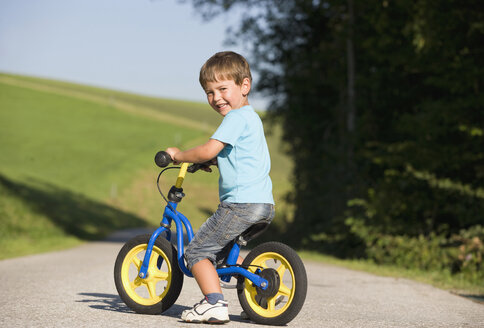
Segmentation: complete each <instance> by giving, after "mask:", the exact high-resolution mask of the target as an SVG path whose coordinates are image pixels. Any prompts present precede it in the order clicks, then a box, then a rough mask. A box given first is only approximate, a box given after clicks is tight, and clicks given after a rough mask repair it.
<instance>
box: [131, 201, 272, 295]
mask: <svg viewBox="0 0 484 328" xmlns="http://www.w3.org/2000/svg"><path fill="white" fill-rule="evenodd" d="M177 206H178V203H175V202H169V205H167V206H166V207H165V211H164V212H163V219H162V221H161V222H162V226H161V227H159V228H158V229H156V230H155V232H153V234H152V235H151V237H150V240H149V242H148V247H147V248H146V253H145V256H144V259H143V264H142V265H141V268H140V271H139V273H138V276H139V277H140V278H142V279H144V278H147V274H148V266H149V262H150V258H151V253H152V251H153V246H154V244H155V241H156V239H157V238H158V237H159V236H160V234H161V233H162V232H164V231H166V232H167V235H166V239H167V240H168V241H170V240H171V230H170V229H169V228H167V227H170V226H171V223H172V222H173V221H174V222H175V226H176V237H177V250H178V266H179V267H180V269H181V271H182V272H183V273H184V274H185V275H186V276H188V277H193V275H192V273H191V272H190V270H188V268H187V267H186V265H185V260H184V244H183V240H184V239H183V227H185V230H186V232H187V236H188V242H189V243H190V241H192V239H193V236H194V233H193V228H192V225H191V223H190V221H189V220H188V219H187V218H186V217H185V215H183V214H182V213H180V212H178V211H177V210H176V208H177ZM239 253H240V246H239V245H238V244H237V243H234V246H233V247H232V249H231V250H230V253H229V256H228V257H227V262H226V264H227V267H224V268H219V269H217V273H218V275H219V277H220V278H221V279H222V281H225V282H229V281H230V278H231V277H232V276H233V275H242V276H244V277H245V278H247V279H249V280H250V281H251V282H252V283H253V284H254V285H255V286H257V287H259V288H261V289H263V290H265V289H266V288H267V286H268V281H267V280H266V279H264V278H262V277H260V276H259V275H257V274H254V273H252V272H250V271H249V270H247V269H244V268H242V267H240V266H235V265H236V263H237V258H238V257H239Z"/></svg>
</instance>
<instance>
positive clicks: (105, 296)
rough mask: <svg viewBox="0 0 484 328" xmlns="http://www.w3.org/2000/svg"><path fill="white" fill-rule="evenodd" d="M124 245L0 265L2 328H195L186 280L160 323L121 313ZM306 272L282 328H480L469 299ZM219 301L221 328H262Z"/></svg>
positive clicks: (477, 309)
mask: <svg viewBox="0 0 484 328" xmlns="http://www.w3.org/2000/svg"><path fill="white" fill-rule="evenodd" d="M126 237H128V235H126V234H118V235H115V236H113V238H111V239H110V240H108V241H104V242H94V243H88V244H85V245H83V246H80V247H77V248H74V249H69V250H65V251H60V252H52V253H46V254H40V255H34V256H27V257H21V258H16V259H9V260H4V261H0V281H1V282H0V284H1V285H0V286H1V288H0V296H1V297H0V327H63V328H64V327H200V325H196V324H187V323H184V322H182V321H180V319H179V317H180V314H181V312H182V311H183V310H185V309H188V308H189V307H191V306H192V305H193V304H195V303H197V302H198V301H199V300H200V299H201V298H202V296H201V293H200V291H199V290H198V287H197V285H196V282H195V281H194V279H191V278H185V283H184V286H183V290H182V292H181V294H180V297H179V298H178V300H177V302H176V304H175V305H174V306H172V307H171V308H170V309H169V310H168V311H167V312H165V313H164V314H163V315H152V316H150V315H140V314H136V313H134V312H132V311H131V310H130V309H129V308H128V307H127V306H126V305H124V303H123V302H122V300H121V299H120V298H119V296H118V294H117V292H116V288H115V286H114V280H113V268H114V261H115V258H116V256H117V253H118V251H119V250H120V248H121V247H122V245H123V242H122V241H123V240H125V239H126ZM305 266H306V270H307V273H308V281H309V286H308V295H307V299H306V303H305V305H304V307H303V309H302V310H301V312H300V313H299V315H298V316H297V317H296V318H295V319H294V320H293V321H292V322H290V323H289V324H288V325H287V327H304V328H309V327H345V328H347V327H371V328H374V327H432V328H433V327H452V328H455V327H466V328H467V327H479V328H482V327H484V304H480V303H476V302H473V301H471V300H469V299H467V298H463V297H460V296H457V295H453V294H451V293H449V292H446V291H442V290H439V289H436V288H434V287H431V286H428V285H424V284H420V283H417V282H413V281H410V280H406V279H395V278H388V277H378V276H375V275H371V274H367V273H362V272H357V271H351V270H347V269H343V268H339V267H335V266H329V265H326V264H322V263H316V262H307V261H306V262H305ZM224 294H225V298H226V299H227V300H228V301H229V314H230V319H231V322H230V323H228V324H225V325H224V326H225V327H251V326H258V327H264V326H262V325H255V324H254V323H253V322H250V321H245V320H243V319H242V318H241V317H240V312H241V311H242V309H241V307H240V305H239V302H238V298H237V295H236V291H235V290H233V289H228V290H225V291H224Z"/></svg>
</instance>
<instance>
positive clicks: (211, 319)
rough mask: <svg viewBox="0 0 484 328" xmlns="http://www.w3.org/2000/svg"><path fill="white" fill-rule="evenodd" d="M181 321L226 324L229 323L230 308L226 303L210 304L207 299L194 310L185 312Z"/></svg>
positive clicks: (195, 306) (196, 305)
mask: <svg viewBox="0 0 484 328" xmlns="http://www.w3.org/2000/svg"><path fill="white" fill-rule="evenodd" d="M181 319H182V320H183V321H185V322H193V323H201V322H204V323H226V322H229V321H230V319H229V308H228V303H227V302H226V301H218V302H217V303H215V304H213V305H212V304H210V303H208V302H207V300H206V299H203V300H202V301H200V303H198V304H195V305H194V307H193V309H191V310H185V311H183V313H182V315H181Z"/></svg>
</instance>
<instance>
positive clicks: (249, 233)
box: [236, 222, 269, 246]
mask: <svg viewBox="0 0 484 328" xmlns="http://www.w3.org/2000/svg"><path fill="white" fill-rule="evenodd" d="M267 227H269V223H267V222H259V223H256V224H254V225H252V226H250V227H249V228H247V230H245V231H244V232H242V233H241V234H240V235H239V236H238V237H237V238H236V243H237V244H238V245H240V246H245V245H247V243H248V242H249V241H251V240H252V239H254V238H256V237H259V236H260V235H261V234H262V233H263V232H264V231H265V230H266V229H267Z"/></svg>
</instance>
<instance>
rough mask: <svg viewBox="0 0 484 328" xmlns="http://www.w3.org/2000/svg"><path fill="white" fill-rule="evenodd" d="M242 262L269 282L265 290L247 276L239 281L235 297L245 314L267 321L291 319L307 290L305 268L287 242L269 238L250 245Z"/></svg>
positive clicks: (260, 321)
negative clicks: (272, 240) (260, 242)
mask: <svg viewBox="0 0 484 328" xmlns="http://www.w3.org/2000/svg"><path fill="white" fill-rule="evenodd" d="M242 266H243V267H247V268H248V269H249V271H251V272H253V273H256V274H259V275H260V276H262V277H263V278H264V279H266V280H267V281H268V282H269V285H268V287H267V289H265V290H263V289H261V288H258V287H255V286H254V285H253V284H252V282H251V281H250V280H248V279H245V280H244V281H243V283H241V284H239V288H238V296H239V301H240V304H241V306H242V308H243V309H244V311H245V312H246V313H247V315H248V316H249V318H250V319H252V320H253V321H255V322H257V323H261V324H270V325H284V324H286V323H288V322H289V321H291V320H292V319H294V317H295V316H296V315H297V314H298V313H299V311H300V310H301V308H302V305H303V304H304V300H305V299H306V292H307V277H306V270H305V268H304V265H303V263H302V261H301V259H300V258H299V256H298V255H297V253H296V252H295V251H294V250H292V249H291V248H290V247H289V246H287V245H284V244H281V243H277V242H269V243H265V244H262V245H259V246H257V247H256V248H254V249H253V250H252V251H251V252H250V253H249V254H248V255H247V257H246V258H245V260H244V262H243V264H242Z"/></svg>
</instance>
